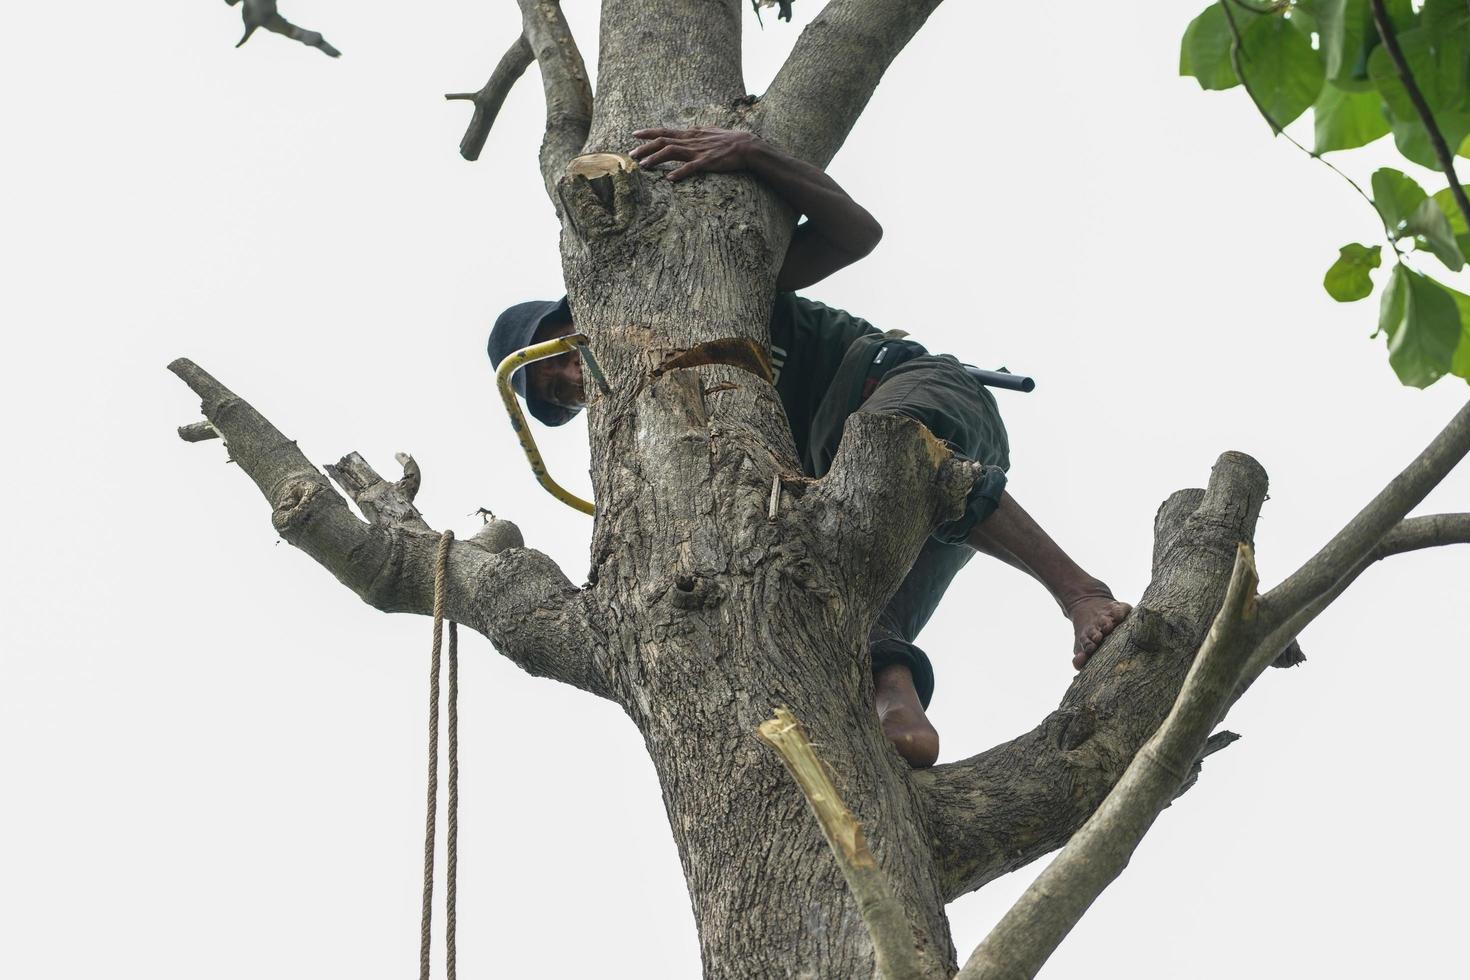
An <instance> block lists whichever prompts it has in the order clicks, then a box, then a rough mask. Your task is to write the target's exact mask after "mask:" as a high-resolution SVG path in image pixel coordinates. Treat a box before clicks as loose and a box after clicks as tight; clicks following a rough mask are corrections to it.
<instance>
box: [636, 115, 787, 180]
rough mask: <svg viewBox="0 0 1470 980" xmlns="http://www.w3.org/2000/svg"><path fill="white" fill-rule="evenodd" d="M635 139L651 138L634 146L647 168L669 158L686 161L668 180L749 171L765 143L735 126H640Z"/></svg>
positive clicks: (669, 175) (637, 156) (639, 161)
mask: <svg viewBox="0 0 1470 980" xmlns="http://www.w3.org/2000/svg"><path fill="white" fill-rule="evenodd" d="M633 138H634V139H640V140H648V142H647V143H644V144H643V145H641V146H638V147H636V148H634V150H633V153H632V157H633V159H634V160H637V161H638V163H639V164H641V165H642V166H644V167H656V166H658V165H659V164H661V163H667V162H669V161H670V160H680V161H683V162H684V165H683V166H681V167H676V168H674V169H673V170H671V171H669V173H668V179H669V180H683V179H684V178H685V177H688V176H690V175H691V174H697V173H699V172H701V171H706V172H708V173H712V174H722V173H730V172H731V171H733V170H750V169H751V163H752V160H753V159H754V157H755V155H756V154H757V153H759V152H760V149H761V147H762V146H763V145H764V144H763V143H762V141H761V138H760V137H759V136H757V135H755V134H754V133H745V132H740V131H739V130H734V129H712V128H709V129H639V130H636V131H635V132H634V133H633Z"/></svg>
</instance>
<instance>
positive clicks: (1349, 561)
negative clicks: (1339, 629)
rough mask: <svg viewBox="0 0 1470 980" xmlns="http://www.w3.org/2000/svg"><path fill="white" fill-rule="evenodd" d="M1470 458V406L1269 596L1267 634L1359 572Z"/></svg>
mask: <svg viewBox="0 0 1470 980" xmlns="http://www.w3.org/2000/svg"><path fill="white" fill-rule="evenodd" d="M1467 452H1470V404H1466V405H1465V407H1463V408H1461V409H1460V411H1459V412H1458V413H1456V415H1455V417H1454V418H1453V419H1451V420H1450V423H1449V424H1448V425H1447V426H1445V428H1444V430H1443V431H1441V432H1440V433H1439V435H1437V436H1435V437H1434V440H1433V441H1432V442H1431V443H1430V444H1429V445H1428V446H1427V447H1426V448H1425V449H1424V451H1423V452H1422V453H1420V454H1419V456H1418V457H1417V458H1416V459H1415V460H1414V461H1413V462H1412V463H1410V464H1409V465H1408V467H1406V468H1405V469H1404V471H1403V472H1402V473H1400V474H1399V475H1398V476H1396V477H1394V478H1393V480H1391V481H1390V482H1389V484H1388V486H1386V487H1384V488H1383V490H1382V491H1381V492H1380V493H1379V494H1378V495H1377V496H1376V497H1374V498H1373V500H1372V501H1370V502H1369V504H1368V506H1366V507H1364V508H1363V509H1362V510H1361V511H1360V512H1359V513H1358V515H1357V516H1356V517H1354V518H1353V519H1352V520H1351V521H1349V522H1348V523H1347V525H1346V526H1345V527H1344V528H1343V529H1342V530H1341V531H1339V532H1338V533H1337V534H1336V535H1335V536H1333V538H1332V540H1331V541H1329V542H1327V544H1326V545H1325V546H1324V547H1323V548H1322V550H1320V551H1318V552H1317V554H1315V555H1313V556H1312V558H1311V559H1309V560H1308V561H1307V563H1306V564H1304V565H1303V566H1302V567H1301V568H1299V569H1297V570H1296V571H1295V572H1292V573H1291V574H1290V575H1288V576H1287V577H1286V579H1285V580H1284V581H1283V582H1281V584H1279V585H1277V586H1276V588H1274V589H1272V590H1271V591H1270V592H1267V593H1266V595H1265V597H1264V598H1263V599H1262V603H1263V606H1264V608H1263V609H1262V611H1261V617H1260V618H1261V623H1262V628H1263V629H1265V630H1277V629H1278V628H1279V627H1280V626H1281V625H1282V624H1283V623H1285V622H1287V621H1288V620H1290V619H1292V618H1293V617H1295V616H1296V615H1297V614H1298V613H1299V612H1301V611H1302V610H1303V609H1305V608H1306V607H1307V606H1308V605H1309V604H1311V603H1312V602H1313V601H1314V600H1316V599H1317V598H1318V597H1320V596H1322V595H1323V594H1325V593H1326V592H1327V591H1328V590H1330V589H1331V588H1332V587H1333V585H1335V584H1336V583H1337V582H1338V580H1340V579H1341V578H1342V577H1343V576H1345V575H1347V574H1348V573H1349V572H1351V571H1352V570H1353V569H1354V568H1357V567H1358V566H1359V564H1360V563H1361V562H1362V561H1363V560H1364V559H1365V558H1367V557H1368V556H1369V555H1370V554H1372V553H1373V549H1374V547H1375V546H1376V545H1377V544H1378V543H1379V541H1380V540H1381V539H1382V538H1383V536H1384V535H1385V534H1387V533H1388V532H1389V531H1390V530H1391V529H1392V528H1394V526H1395V525H1397V524H1398V523H1399V522H1400V521H1402V520H1403V518H1404V515H1405V514H1407V513H1408V512H1409V511H1410V510H1413V509H1414V508H1415V507H1417V506H1418V505H1419V502H1420V501H1422V500H1423V499H1424V497H1425V496H1426V495H1427V494H1428V493H1429V491H1431V490H1433V489H1434V488H1435V487H1436V486H1438V485H1439V483H1440V481H1442V480H1443V479H1444V478H1445V476H1446V475H1448V474H1449V472H1450V470H1452V469H1454V467H1455V465H1456V464H1458V463H1459V462H1460V460H1461V459H1463V458H1464V457H1465V454H1466V453H1467ZM1295 635H1296V634H1295V632H1292V633H1289V634H1288V635H1286V636H1283V637H1282V638H1281V639H1282V642H1283V644H1284V643H1285V641H1287V640H1289V639H1290V638H1291V637H1292V636H1295Z"/></svg>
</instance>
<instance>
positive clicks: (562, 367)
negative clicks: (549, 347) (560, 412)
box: [525, 320, 587, 409]
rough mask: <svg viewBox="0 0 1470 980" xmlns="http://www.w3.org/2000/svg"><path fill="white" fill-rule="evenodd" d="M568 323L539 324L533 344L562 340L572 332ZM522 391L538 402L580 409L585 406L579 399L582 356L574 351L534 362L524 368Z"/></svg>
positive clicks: (569, 322) (584, 401)
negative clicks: (538, 400) (558, 338)
mask: <svg viewBox="0 0 1470 980" xmlns="http://www.w3.org/2000/svg"><path fill="white" fill-rule="evenodd" d="M574 329H575V328H574V327H573V326H572V324H571V321H570V320H569V321H566V322H565V323H559V324H555V325H552V324H543V325H542V327H541V329H539V330H537V331H536V336H535V338H534V339H535V341H536V343H538V344H539V343H541V342H543V341H547V340H555V339H556V338H557V337H565V336H566V335H567V334H570V333H572V332H573V331H574ZM525 371H526V392H527V393H528V394H532V395H535V396H536V397H537V398H539V399H541V400H542V401H547V402H551V404H553V405H559V406H560V407H562V408H572V409H581V408H585V407H586V405H587V402H586V400H585V399H584V398H583V397H582V356H581V355H580V354H578V353H577V352H576V351H569V352H568V353H565V354H558V355H556V356H555V357H548V358H546V360H544V361H536V362H535V363H534V364H529V365H527V366H526V368H525Z"/></svg>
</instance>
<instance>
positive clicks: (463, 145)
mask: <svg viewBox="0 0 1470 980" xmlns="http://www.w3.org/2000/svg"><path fill="white" fill-rule="evenodd" d="M535 60H536V57H535V55H533V54H532V53H531V45H529V44H527V43H526V36H525V35H524V34H522V35H521V36H520V37H518V38H516V41H515V43H514V44H512V45H511V46H510V48H509V49H508V50H507V51H506V52H505V54H503V55H501V57H500V62H499V64H497V65H496V66H495V70H494V71H493V72H491V73H490V80H489V81H488V82H486V83H485V85H484V86H483V87H482V88H481V89H480V91H478V92H458V93H451V94H448V95H445V96H444V97H445V98H446V99H450V100H459V99H462V100H464V101H467V102H473V103H474V104H475V112H474V115H472V116H470V124H469V127H468V128H467V129H465V131H464V138H463V139H461V140H460V141H459V155H460V156H462V157H464V158H465V159H466V160H478V159H480V151H481V150H483V149H484V148H485V139H486V138H487V137H488V136H489V135H490V127H492V126H494V125H495V117H496V116H498V115H500V107H501V106H502V105H504V104H505V97H506V96H507V95H509V94H510V90H511V87H512V86H513V85H515V83H516V80H517V79H518V78H520V77H521V76H522V75H524V74H525V72H526V69H527V68H529V67H530V66H531V62H533V61H535Z"/></svg>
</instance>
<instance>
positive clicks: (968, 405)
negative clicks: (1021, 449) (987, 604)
mask: <svg viewBox="0 0 1470 980" xmlns="http://www.w3.org/2000/svg"><path fill="white" fill-rule="evenodd" d="M858 411H865V412H879V413H885V414H893V415H902V416H905V417H908V418H911V419H914V420H915V421H917V422H920V423H921V424H923V425H924V426H925V427H926V428H928V429H929V431H930V432H932V433H933V434H934V435H935V436H937V437H938V438H940V439H941V440H943V441H944V442H946V443H947V444H948V445H949V446H950V447H951V448H953V449H954V450H955V451H957V452H959V453H960V454H962V455H964V456H966V457H968V458H970V459H973V460H976V461H977V462H981V463H984V464H986V466H987V470H986V473H985V476H984V477H982V479H981V480H979V481H977V483H976V486H975V488H974V489H973V490H972V491H971V498H970V500H969V502H968V503H967V506H966V513H965V516H964V517H962V518H961V519H960V520H959V521H957V522H953V523H952V525H949V526H943V527H941V528H940V529H939V530H938V531H936V533H935V538H936V539H938V541H939V542H953V543H954V544H958V543H959V542H961V541H963V542H964V544H965V545H968V546H969V547H970V548H973V549H975V550H977V551H983V552H985V553H986V554H989V555H992V556H994V557H997V558H1000V559H1001V560H1002V561H1005V562H1007V563H1008V564H1010V565H1013V566H1015V567H1016V568H1019V569H1021V570H1022V571H1024V572H1026V573H1027V574H1029V575H1031V576H1032V577H1033V578H1035V579H1036V580H1037V581H1038V582H1040V583H1041V584H1042V585H1043V586H1045V587H1046V589H1047V590H1048V591H1049V592H1050V593H1051V595H1052V597H1053V598H1055V599H1056V600H1057V603H1058V604H1059V605H1060V606H1061V607H1062V611H1063V613H1064V614H1065V615H1066V616H1067V617H1068V618H1069V619H1070V620H1071V621H1072V629H1073V650H1072V654H1073V656H1072V664H1073V666H1075V667H1076V668H1077V669H1079V670H1080V669H1081V668H1082V666H1083V665H1084V664H1085V663H1086V662H1087V658H1088V657H1090V656H1091V655H1092V653H1093V652H1094V651H1096V649H1097V648H1098V646H1099V645H1100V644H1101V643H1102V640H1103V637H1105V636H1106V635H1107V634H1108V633H1110V632H1111V631H1112V630H1113V629H1114V627H1116V626H1117V624H1118V623H1120V622H1122V620H1123V618H1124V617H1125V616H1127V615H1128V612H1129V610H1130V607H1129V606H1128V605H1127V604H1126V603H1121V602H1118V601H1117V600H1115V599H1114V598H1113V595H1112V593H1111V592H1110V591H1109V590H1108V587H1107V586H1106V585H1104V584H1103V583H1102V582H1101V581H1100V580H1098V579H1096V578H1094V577H1093V576H1091V575H1088V574H1087V573H1086V572H1084V571H1083V570H1082V569H1081V567H1079V566H1078V565H1077V563H1076V562H1074V561H1072V559H1071V558H1070V557H1068V556H1067V554H1066V553H1065V552H1064V551H1062V549H1061V548H1060V547H1059V546H1058V545H1057V543H1056V542H1055V541H1053V540H1052V539H1051V537H1050V536H1049V535H1048V534H1047V533H1046V532H1045V531H1044V530H1042V528H1041V526H1040V525H1038V524H1037V523H1036V521H1035V520H1033V519H1032V518H1031V515H1030V514H1028V513H1026V511H1025V510H1024V509H1023V508H1022V507H1021V506H1020V504H1018V503H1016V501H1015V500H1014V499H1013V498H1012V497H1011V496H1010V494H1008V493H1006V492H1004V489H1003V488H1004V486H1005V476H1004V472H1003V471H1004V470H1005V469H1006V468H1008V466H1009V444H1008V440H1007V438H1006V433H1005V427H1004V425H1003V424H1002V423H1001V421H1000V415H999V413H998V412H997V411H996V406H995V399H994V396H993V395H991V393H990V392H989V391H988V390H986V389H985V388H983V387H982V386H980V385H979V383H978V382H976V381H975V380H974V379H973V378H971V377H969V375H967V374H965V373H964V370H963V368H962V367H961V366H960V365H959V363H958V362H957V361H955V360H954V359H953V358H951V357H948V356H946V355H937V356H936V355H926V356H923V357H919V358H916V359H914V360H911V361H908V362H906V363H903V364H901V365H899V366H898V367H896V368H894V369H893V370H892V371H890V372H889V373H888V375H887V376H885V378H884V380H883V381H882V383H881V384H879V385H878V387H877V389H876V390H875V391H874V392H873V395H872V397H871V398H869V399H868V400H867V401H866V402H865V403H864V404H863V405H862V407H861V408H859V409H858ZM932 543H934V542H933V541H931V542H930V544H932ZM925 547H926V550H927V548H928V547H929V544H926V546H925ZM922 556H923V553H922V552H921V555H920V557H921V558H922ZM915 567H916V568H917V567H918V562H917V561H916V562H915ZM957 570H958V569H957V568H956V571H957ZM952 577H953V572H951V573H950V575H949V576H947V577H946V578H945V579H944V580H943V582H942V583H936V586H937V588H936V590H935V591H934V592H933V602H934V603H937V602H938V600H939V597H940V596H941V595H942V594H943V592H944V589H945V588H946V587H947V586H948V584H949V579H950V578H952ZM907 584H908V582H907V580H905V585H907ZM900 591H902V589H901V590H900ZM895 598H897V596H895ZM928 611H929V612H932V611H933V605H930V606H929V609H928ZM923 619H924V620H927V619H928V614H927V613H925V614H924V616H923ZM880 622H881V619H880ZM922 625H923V623H922V621H919V622H918V623H917V624H916V627H915V628H914V630H913V631H912V632H909V633H908V634H907V636H906V637H905V638H906V639H908V640H910V641H911V640H912V639H913V638H914V637H915V636H917V635H918V631H917V628H918V627H922ZM874 663H875V672H874V685H875V692H876V699H877V704H878V714H879V718H880V720H881V721H882V724H883V730H884V733H885V734H886V735H888V737H889V739H890V740H891V741H893V743H894V745H895V747H896V748H897V749H898V750H899V753H900V754H902V755H903V756H904V758H905V759H908V760H909V762H910V763H911V764H913V765H915V766H916V767H920V766H923V765H929V764H932V761H933V760H932V758H929V761H928V762H925V761H923V760H924V759H925V758H927V757H928V756H927V751H925V752H920V751H918V750H917V749H918V748H920V747H923V748H925V749H926V750H927V746H928V745H929V743H930V741H931V738H930V736H929V735H928V733H929V732H934V728H933V725H932V724H930V722H929V719H928V717H927V716H926V715H925V714H924V708H925V707H927V704H926V702H927V698H925V699H923V700H921V699H920V697H919V692H918V690H917V689H916V687H915V683H914V681H915V679H914V677H913V674H912V671H910V670H906V669H904V667H903V665H901V664H894V665H889V664H885V663H884V662H883V660H882V659H881V658H880V657H878V656H877V655H876V648H875V658H874ZM885 706H886V707H887V712H886V714H885ZM932 743H933V746H934V749H935V755H936V756H937V749H938V733H937V732H935V733H934V734H933V736H932Z"/></svg>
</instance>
